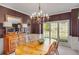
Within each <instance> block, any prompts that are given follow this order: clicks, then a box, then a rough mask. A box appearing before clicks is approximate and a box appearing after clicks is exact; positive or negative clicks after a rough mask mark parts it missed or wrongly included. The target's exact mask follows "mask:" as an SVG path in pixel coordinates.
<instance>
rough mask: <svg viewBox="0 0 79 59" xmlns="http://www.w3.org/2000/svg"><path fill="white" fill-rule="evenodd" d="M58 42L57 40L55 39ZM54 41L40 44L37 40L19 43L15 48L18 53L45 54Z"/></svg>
mask: <svg viewBox="0 0 79 59" xmlns="http://www.w3.org/2000/svg"><path fill="white" fill-rule="evenodd" d="M53 42H56V40H53V41H52V43H53ZM52 43H48V42H44V43H43V44H39V42H38V41H37V40H35V41H32V42H28V43H25V44H19V45H18V46H17V47H16V49H15V54H16V55H45V54H46V53H47V52H48V49H49V47H50V45H51V44H52Z"/></svg>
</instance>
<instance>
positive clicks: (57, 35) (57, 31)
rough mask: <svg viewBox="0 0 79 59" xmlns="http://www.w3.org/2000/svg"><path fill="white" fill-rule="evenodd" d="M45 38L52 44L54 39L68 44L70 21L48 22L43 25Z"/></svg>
mask: <svg viewBox="0 0 79 59" xmlns="http://www.w3.org/2000/svg"><path fill="white" fill-rule="evenodd" d="M43 34H44V36H43V37H44V38H47V39H49V41H51V42H52V40H53V39H55V40H59V41H60V42H67V37H68V35H69V20H63V21H53V22H46V23H44V24H43Z"/></svg>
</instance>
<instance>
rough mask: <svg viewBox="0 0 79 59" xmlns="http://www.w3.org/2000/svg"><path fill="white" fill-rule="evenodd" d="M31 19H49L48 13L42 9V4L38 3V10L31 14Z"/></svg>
mask: <svg viewBox="0 0 79 59" xmlns="http://www.w3.org/2000/svg"><path fill="white" fill-rule="evenodd" d="M30 18H31V20H33V21H35V22H41V21H43V22H44V20H48V19H49V16H48V14H47V13H44V14H43V11H42V10H41V6H40V4H39V5H38V12H34V13H32V15H31V16H30Z"/></svg>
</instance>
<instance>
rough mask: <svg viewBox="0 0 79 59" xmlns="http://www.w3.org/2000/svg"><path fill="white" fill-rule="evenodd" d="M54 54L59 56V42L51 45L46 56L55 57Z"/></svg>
mask: <svg viewBox="0 0 79 59" xmlns="http://www.w3.org/2000/svg"><path fill="white" fill-rule="evenodd" d="M54 54H57V55H58V54H59V53H58V42H53V43H52V44H51V45H50V48H49V49H48V52H47V53H46V54H45V55H54Z"/></svg>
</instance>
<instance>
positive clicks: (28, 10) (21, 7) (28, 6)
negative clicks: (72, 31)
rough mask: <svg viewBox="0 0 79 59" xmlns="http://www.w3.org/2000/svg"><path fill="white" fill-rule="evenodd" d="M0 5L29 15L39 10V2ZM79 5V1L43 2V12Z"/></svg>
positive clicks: (60, 11) (54, 12) (62, 10)
mask: <svg viewBox="0 0 79 59" xmlns="http://www.w3.org/2000/svg"><path fill="white" fill-rule="evenodd" d="M0 5H2V6H5V7H7V8H11V9H14V10H16V11H19V12H22V13H24V14H27V15H31V14H32V13H33V12H35V11H37V10H38V3H0ZM78 7H79V4H78V3H41V9H42V11H43V13H48V14H49V15H53V14H60V13H64V12H69V11H71V9H74V8H78Z"/></svg>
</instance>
